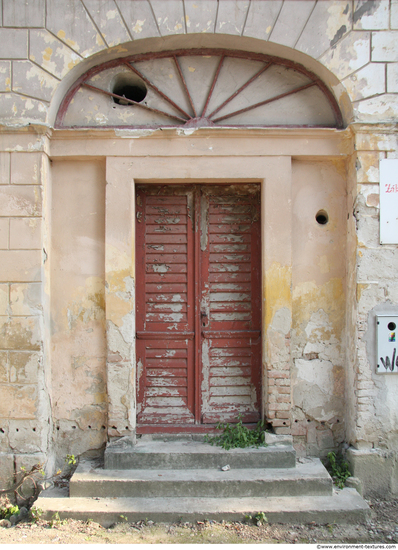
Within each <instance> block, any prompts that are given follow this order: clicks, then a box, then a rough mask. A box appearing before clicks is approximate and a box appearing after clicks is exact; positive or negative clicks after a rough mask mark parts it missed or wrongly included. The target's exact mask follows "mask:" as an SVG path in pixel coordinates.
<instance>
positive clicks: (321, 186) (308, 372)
mask: <svg viewBox="0 0 398 550" xmlns="http://www.w3.org/2000/svg"><path fill="white" fill-rule="evenodd" d="M292 180H293V181H292V201H293V223H292V257H293V274H292V283H293V322H292V325H293V329H292V344H291V347H292V357H293V369H292V388H293V423H292V433H293V435H294V436H295V439H296V448H297V450H298V451H299V452H300V453H303V454H310V455H311V454H312V455H314V454H315V455H319V454H326V453H327V452H328V451H330V450H332V449H333V448H334V447H335V446H336V444H338V443H340V442H341V441H342V440H343V439H344V416H345V415H344V412H345V411H344V387H345V370H346V365H345V349H344V338H345V304H346V290H345V286H346V282H345V278H346V277H345V272H346V254H345V250H346V224H347V207H346V168H345V163H344V161H335V162H330V161H329V162H326V161H323V162H310V161H293V166H292ZM320 210H325V211H326V212H327V214H328V216H329V221H328V223H327V224H325V225H320V224H318V223H317V221H316V219H315V216H316V214H317V212H318V211H320Z"/></svg>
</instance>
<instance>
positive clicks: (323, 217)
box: [315, 210, 329, 225]
mask: <svg viewBox="0 0 398 550" xmlns="http://www.w3.org/2000/svg"><path fill="white" fill-rule="evenodd" d="M315 219H316V221H317V222H318V223H319V225H325V224H327V223H328V221H329V216H328V213H327V212H326V210H318V212H317V213H316V215H315Z"/></svg>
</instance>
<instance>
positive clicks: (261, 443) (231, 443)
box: [205, 414, 267, 451]
mask: <svg viewBox="0 0 398 550" xmlns="http://www.w3.org/2000/svg"><path fill="white" fill-rule="evenodd" d="M216 428H217V430H222V434H220V435H206V436H205V441H206V442H207V443H210V445H218V446H220V447H222V448H223V449H225V450H227V451H228V450H229V449H237V448H239V449H244V448H246V447H266V446H267V444H266V443H265V426H264V420H260V421H259V422H257V426H256V428H255V429H254V430H250V429H249V428H248V427H247V426H244V425H243V422H242V415H241V414H239V415H238V418H237V423H236V424H222V423H221V422H219V423H218V424H217V426H216Z"/></svg>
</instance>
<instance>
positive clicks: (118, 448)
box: [104, 436, 296, 470]
mask: <svg viewBox="0 0 398 550" xmlns="http://www.w3.org/2000/svg"><path fill="white" fill-rule="evenodd" d="M274 437H275V436H274ZM276 441H277V440H276ZM104 460H105V469H106V470H136V469H138V470H144V469H145V470H156V469H161V470H168V469H173V470H187V469H188V470H189V469H208V468H221V467H222V466H225V465H226V464H229V465H230V467H231V469H234V470H235V469H237V468H294V467H295V465H296V452H295V450H294V449H293V446H292V445H291V443H290V440H289V439H287V438H285V439H284V438H281V443H280V444H278V443H277V442H276V443H274V444H271V445H268V446H267V447H258V448H257V449H256V448H255V447H249V448H246V449H230V450H229V451H226V450H224V449H222V448H221V447H216V446H212V445H210V444H209V443H204V442H201V441H194V440H189V439H182V440H178V439H175V440H171V441H167V440H166V441H159V440H156V439H149V438H148V439H146V438H142V439H140V440H138V441H137V443H136V444H135V445H132V444H131V442H130V441H129V440H128V439H127V438H121V439H119V440H118V441H116V442H115V443H111V444H108V446H107V448H106V450H105V457H104Z"/></svg>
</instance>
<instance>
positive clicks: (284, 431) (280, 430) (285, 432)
mask: <svg viewBox="0 0 398 550" xmlns="http://www.w3.org/2000/svg"><path fill="white" fill-rule="evenodd" d="M290 431H291V430H290V428H289V427H286V428H275V433H276V434H279V435H290Z"/></svg>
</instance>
